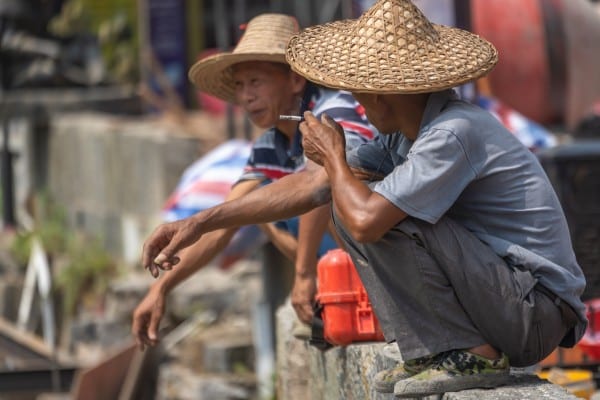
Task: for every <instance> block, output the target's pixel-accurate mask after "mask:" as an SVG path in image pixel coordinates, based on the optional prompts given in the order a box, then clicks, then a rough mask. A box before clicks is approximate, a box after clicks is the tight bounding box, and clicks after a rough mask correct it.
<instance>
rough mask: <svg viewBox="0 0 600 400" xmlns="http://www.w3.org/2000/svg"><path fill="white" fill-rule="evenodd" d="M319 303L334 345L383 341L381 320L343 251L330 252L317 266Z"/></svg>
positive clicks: (350, 261)
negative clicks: (374, 311)
mask: <svg viewBox="0 0 600 400" xmlns="http://www.w3.org/2000/svg"><path fill="white" fill-rule="evenodd" d="M317 276H318V288H317V301H318V302H319V303H320V304H321V305H322V306H323V312H322V315H321V317H322V319H323V336H324V337H325V340H327V341H328V342H329V343H331V344H334V345H340V346H345V345H348V344H350V343H355V342H373V341H384V338H383V333H382V332H381V327H380V326H379V321H378V320H377V317H376V316H375V314H374V313H373V309H372V307H371V302H370V301H369V298H368V297H367V292H366V290H365V288H364V286H363V285H362V282H361V280H360V277H359V276H358V274H357V273H356V269H355V268H354V264H353V263H352V259H351V258H350V256H349V255H348V253H346V252H345V251H343V250H340V249H335V250H331V251H329V252H327V253H326V254H325V255H324V256H323V257H321V259H320V260H319V263H318V265H317Z"/></svg>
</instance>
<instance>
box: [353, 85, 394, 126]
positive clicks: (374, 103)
mask: <svg viewBox="0 0 600 400" xmlns="http://www.w3.org/2000/svg"><path fill="white" fill-rule="evenodd" d="M352 95H353V96H354V98H355V99H356V101H358V102H359V103H360V104H361V105H362V106H363V107H364V108H365V114H366V115H367V119H368V120H369V122H370V123H371V124H373V126H375V127H376V128H377V130H378V131H379V133H383V134H387V133H394V132H396V130H397V128H396V127H394V126H391V125H392V124H391V122H392V121H390V118H389V115H387V114H386V113H387V109H386V108H385V105H383V104H381V103H380V102H379V101H378V98H377V95H375V94H373V93H355V92H353V93H352Z"/></svg>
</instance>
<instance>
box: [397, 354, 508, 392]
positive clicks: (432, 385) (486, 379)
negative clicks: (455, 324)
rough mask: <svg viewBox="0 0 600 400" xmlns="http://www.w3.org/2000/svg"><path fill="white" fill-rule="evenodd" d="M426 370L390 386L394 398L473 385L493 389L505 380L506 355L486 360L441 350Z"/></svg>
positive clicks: (506, 368)
mask: <svg viewBox="0 0 600 400" xmlns="http://www.w3.org/2000/svg"><path fill="white" fill-rule="evenodd" d="M443 354H444V356H443V357H440V358H438V359H437V360H436V362H435V363H433V365H432V366H430V367H429V368H427V369H426V370H424V371H422V372H420V373H418V374H416V375H413V376H411V377H408V378H406V379H403V380H400V381H398V382H397V383H396V385H395V386H394V395H395V396H396V398H406V397H422V396H429V395H433V394H442V393H446V392H458V391H460V390H465V389H473V388H494V387H497V386H502V385H504V384H506V383H508V382H509V379H510V375H509V372H510V366H509V364H508V357H507V356H506V355H504V354H503V355H502V357H500V358H498V359H496V360H489V359H487V358H485V357H481V356H478V355H476V354H472V353H469V352H467V351H464V350H452V351H449V352H446V353H443Z"/></svg>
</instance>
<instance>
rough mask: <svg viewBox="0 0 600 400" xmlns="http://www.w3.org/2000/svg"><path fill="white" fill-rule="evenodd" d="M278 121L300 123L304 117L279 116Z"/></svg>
mask: <svg viewBox="0 0 600 400" xmlns="http://www.w3.org/2000/svg"><path fill="white" fill-rule="evenodd" d="M279 119H286V120H290V121H302V120H304V117H303V116H301V115H280V116H279Z"/></svg>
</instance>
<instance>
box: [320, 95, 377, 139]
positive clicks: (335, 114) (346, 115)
mask: <svg viewBox="0 0 600 400" xmlns="http://www.w3.org/2000/svg"><path fill="white" fill-rule="evenodd" d="M321 96H322V99H321V101H319V103H318V104H317V105H316V106H315V107H314V109H313V113H314V114H315V117H316V118H317V119H320V118H321V115H322V114H323V113H325V114H327V115H329V116H330V117H331V118H333V120H334V121H335V122H337V123H338V124H340V126H341V127H342V128H343V129H344V136H345V137H346V149H347V150H348V149H352V148H354V147H356V146H358V145H360V144H362V143H365V142H366V141H368V140H371V139H372V138H373V137H375V136H376V133H377V131H376V129H375V127H373V126H372V125H371V124H370V123H369V122H368V120H367V119H366V117H365V116H364V112H363V113H361V112H360V110H361V108H360V105H359V104H358V102H357V101H356V100H355V99H354V97H352V95H351V94H350V93H347V92H343V91H340V92H336V91H323V92H322V94H321Z"/></svg>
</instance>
